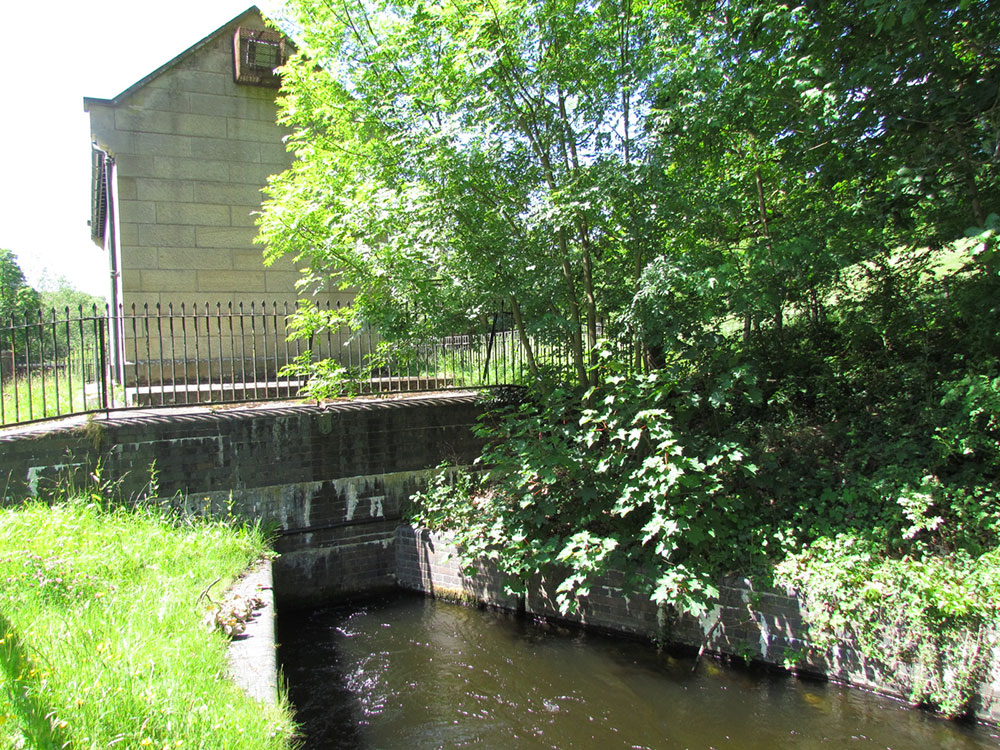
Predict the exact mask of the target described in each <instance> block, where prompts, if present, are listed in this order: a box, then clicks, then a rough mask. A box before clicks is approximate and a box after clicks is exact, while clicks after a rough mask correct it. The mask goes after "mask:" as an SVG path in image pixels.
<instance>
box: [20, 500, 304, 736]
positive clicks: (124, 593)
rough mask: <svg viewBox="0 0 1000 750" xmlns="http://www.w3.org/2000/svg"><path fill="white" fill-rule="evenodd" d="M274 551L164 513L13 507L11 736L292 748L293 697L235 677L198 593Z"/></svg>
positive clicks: (255, 538) (240, 532) (79, 504)
mask: <svg viewBox="0 0 1000 750" xmlns="http://www.w3.org/2000/svg"><path fill="white" fill-rule="evenodd" d="M264 549H265V544H264V541H263V538H262V536H261V534H260V533H259V532H258V531H256V530H254V529H246V528H235V527H233V526H230V525H227V524H224V523H221V522H214V521H197V522H193V521H182V520H179V519H177V518H174V517H171V516H168V515H165V514H163V513H160V512H159V511H157V510H141V509H140V510H122V509H116V510H104V509H102V508H101V507H100V502H85V501H79V500H77V501H71V502H67V503H64V504H60V505H56V506H52V507H49V506H46V505H42V504H32V505H28V506H25V507H22V508H17V509H5V510H0V747H4V748H6V747H11V748H22V747H23V748H50V747H51V748H62V747H71V748H75V749H76V750H82V749H84V748H95V749H96V748H115V747H117V748H146V747H149V748H156V750H165V749H166V748H212V749H213V750H214V749H216V748H232V749H234V750H236V749H242V748H247V749H250V748H253V749H254V750H259V749H272V748H273V749H274V750H285V749H286V748H288V747H289V743H290V739H289V738H290V737H291V732H292V723H291V720H290V712H289V710H288V708H287V704H286V703H284V702H282V704H281V705H280V706H269V705H262V704H258V703H256V702H255V701H253V700H252V699H250V698H249V697H247V696H246V695H244V694H243V693H242V692H241V691H240V690H239V688H237V687H236V686H235V685H234V684H233V683H231V682H230V681H229V680H228V679H227V678H225V677H224V674H225V669H226V664H225V651H226V645H227V641H226V639H225V638H224V637H223V636H222V635H221V634H219V633H215V632H210V631H209V630H208V629H207V628H206V627H205V626H204V625H203V624H202V618H203V615H204V609H203V608H204V606H205V605H204V603H202V604H201V605H199V603H198V599H199V594H200V593H201V592H202V591H204V590H205V589H206V587H208V586H209V585H210V584H211V583H212V582H213V581H215V580H216V579H218V578H221V579H222V581H221V585H223V586H224V585H225V583H226V581H229V580H232V579H233V577H234V576H235V575H237V574H238V573H239V572H240V571H241V570H243V569H244V568H246V567H247V566H248V564H249V563H251V562H252V561H253V560H254V559H256V558H257V557H258V556H259V555H261V554H262V553H263V552H264Z"/></svg>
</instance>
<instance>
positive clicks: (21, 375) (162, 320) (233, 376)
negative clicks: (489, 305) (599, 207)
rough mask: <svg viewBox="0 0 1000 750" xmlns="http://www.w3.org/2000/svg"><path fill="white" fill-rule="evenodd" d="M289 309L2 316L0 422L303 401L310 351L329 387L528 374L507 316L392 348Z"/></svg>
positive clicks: (443, 385)
mask: <svg viewBox="0 0 1000 750" xmlns="http://www.w3.org/2000/svg"><path fill="white" fill-rule="evenodd" d="M330 310H331V308H326V309H325V311H324V312H326V313H329V312H330ZM294 312H295V308H294V307H293V306H289V305H288V304H281V303H277V302H269V303H265V302H250V303H244V304H240V303H235V304H229V303H227V304H222V303H216V304H207V303H206V304H195V305H191V306H187V305H180V306H179V307H174V306H173V305H167V306H165V307H161V306H159V305H154V306H150V305H143V306H141V307H140V306H135V305H132V306H129V307H127V308H119V309H118V310H117V314H113V313H112V310H111V309H110V308H108V307H98V306H94V307H92V308H77V309H76V310H70V309H68V308H65V309H63V310H61V311H55V310H50V311H47V312H46V313H39V314H37V315H35V316H29V318H27V319H24V320H18V321H10V322H8V323H6V324H3V323H0V424H5V425H6V424H14V423H23V422H33V421H38V420H42V419H50V418H54V417H61V416H68V415H72V414H82V413H88V412H96V411H109V410H118V409H129V408H144V407H150V406H165V405H184V404H221V403H236V402H246V401H262V400H271V399H291V398H298V397H301V396H302V394H303V393H304V392H308V387H309V386H310V384H312V385H313V386H315V385H316V381H315V379H313V380H311V377H312V375H311V373H312V370H311V368H310V367H309V366H308V362H310V361H317V360H326V361H327V362H328V363H330V365H331V366H329V367H328V368H327V371H328V372H334V373H335V378H334V379H333V381H332V384H328V389H327V391H325V393H327V395H337V394H338V393H343V394H350V393H400V392H406V391H427V390H443V389H452V388H477V387H484V386H493V385H506V384H513V383H519V382H524V381H525V380H526V379H527V377H528V363H527V357H526V355H525V350H524V347H523V346H522V342H521V340H520V337H519V336H518V335H517V334H516V333H515V332H514V331H512V330H508V329H507V327H506V326H504V324H503V322H502V321H503V319H504V317H505V316H503V315H502V314H501V315H498V316H490V319H489V321H488V322H487V324H485V325H483V326H482V329H481V330H468V331H466V332H464V333H461V334H457V335H453V336H447V337H444V338H436V339H429V340H427V341H424V342H422V343H420V344H416V345H413V344H411V345H409V346H407V347H405V348H400V349H392V348H391V347H388V346H387V345H386V344H385V343H384V342H382V341H380V339H379V337H378V335H377V334H376V333H375V332H374V331H360V332H358V331H351V330H348V329H347V328H346V327H344V328H339V329H329V328H328V329H325V330H324V331H323V332H322V333H321V334H316V335H313V336H306V337H295V336H294V335H293V330H292V328H291V325H290V323H289V321H290V316H291V315H292V314H293V313H294ZM498 320H499V321H501V322H500V324H498V323H497V321H498ZM531 346H532V350H533V351H534V354H535V358H536V360H537V361H538V362H539V363H540V364H541V365H542V366H543V367H544V368H546V370H547V372H549V373H550V374H555V375H556V376H558V375H559V374H560V373H566V374H568V373H569V372H571V367H570V358H569V352H568V351H566V350H565V349H564V348H562V347H560V346H557V345H546V344H545V343H544V342H540V341H534V340H533V341H532V342H531ZM331 388H332V391H331V390H330V389H331ZM316 390H318V389H315V388H314V394H313V395H315V391H316Z"/></svg>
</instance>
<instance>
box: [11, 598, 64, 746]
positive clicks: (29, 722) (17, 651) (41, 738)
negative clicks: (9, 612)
mask: <svg viewBox="0 0 1000 750" xmlns="http://www.w3.org/2000/svg"><path fill="white" fill-rule="evenodd" d="M0 677H2V678H3V679H2V682H3V683H5V686H6V688H7V694H8V696H9V698H10V701H11V705H12V706H13V709H14V711H15V712H16V714H17V715H18V717H19V718H20V720H21V731H22V732H23V733H24V736H25V738H26V739H27V740H28V746H29V747H32V748H38V750H50V748H51V749H52V750H62V749H63V748H67V749H71V748H72V744H71V743H70V742H69V740H68V739H67V738H66V737H65V736H64V735H63V732H61V731H60V730H59V728H58V727H57V726H53V723H52V721H50V717H52V716H53V711H52V710H51V709H48V708H46V706H45V705H44V704H43V703H42V702H41V701H40V700H39V699H38V694H39V692H40V690H41V675H39V674H38V672H37V671H36V668H35V666H34V665H33V664H32V662H31V659H30V658H29V657H28V654H27V652H26V650H25V648H24V644H23V642H22V640H21V637H20V636H19V635H18V634H17V631H16V630H15V629H14V626H13V625H12V624H11V622H10V621H9V620H8V619H7V618H6V617H4V616H3V614H0Z"/></svg>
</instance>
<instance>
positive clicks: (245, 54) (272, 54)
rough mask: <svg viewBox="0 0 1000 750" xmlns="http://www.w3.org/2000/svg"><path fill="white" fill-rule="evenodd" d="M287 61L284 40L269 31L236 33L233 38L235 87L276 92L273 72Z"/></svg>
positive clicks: (248, 30) (276, 78) (276, 86)
mask: <svg viewBox="0 0 1000 750" xmlns="http://www.w3.org/2000/svg"><path fill="white" fill-rule="evenodd" d="M287 60H288V50H287V47H286V42H285V37H284V36H282V35H281V33H280V32H278V31H272V30H270V29H247V28H243V27H242V26H241V27H240V28H238V29H236V34H235V35H234V36H233V63H234V65H233V73H234V78H235V79H236V82H237V83H245V84H248V85H251V86H270V87H273V88H278V86H280V85H281V79H280V78H279V76H278V74H277V73H276V72H275V70H276V69H277V68H279V67H280V66H282V65H284V64H285V62H287Z"/></svg>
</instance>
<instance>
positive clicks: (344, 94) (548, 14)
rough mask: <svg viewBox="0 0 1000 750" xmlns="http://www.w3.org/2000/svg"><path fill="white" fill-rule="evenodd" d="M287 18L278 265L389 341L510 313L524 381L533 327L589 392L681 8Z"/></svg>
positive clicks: (371, 11) (357, 11)
mask: <svg viewBox="0 0 1000 750" xmlns="http://www.w3.org/2000/svg"><path fill="white" fill-rule="evenodd" d="M290 7H291V10H292V13H293V15H295V16H296V18H297V21H298V24H299V26H300V27H301V30H302V42H303V48H304V50H305V53H306V54H305V55H304V56H301V57H299V58H297V59H296V60H295V61H293V62H292V63H291V64H290V66H289V67H288V68H286V72H285V74H284V86H285V95H284V98H283V113H284V114H283V120H284V122H285V124H287V125H289V126H291V127H292V128H293V130H294V134H293V135H292V137H291V144H292V147H293V148H294V149H295V153H296V156H297V159H296V162H295V164H294V165H293V167H292V168H291V169H290V170H289V171H288V172H286V173H285V174H283V175H282V176H280V177H279V178H277V179H276V180H274V181H273V182H272V184H271V187H270V194H271V199H270V200H269V201H268V202H267V203H266V205H265V211H264V215H263V218H262V221H261V229H262V239H263V241H265V242H266V243H267V246H268V248H269V252H270V254H271V257H274V256H276V255H280V254H283V253H291V254H293V255H295V256H296V257H299V258H302V259H308V261H309V263H310V267H311V269H312V274H313V276H312V280H313V281H317V282H318V281H320V280H322V279H324V278H326V277H328V276H330V275H334V276H336V277H337V278H338V279H339V281H340V283H342V284H343V285H344V286H345V287H351V288H356V289H357V290H358V296H357V299H356V301H355V304H354V306H353V308H352V312H353V314H354V315H355V320H363V321H365V322H373V323H376V324H377V325H378V327H379V329H380V332H381V333H382V334H383V335H384V336H388V337H390V338H392V337H400V336H404V335H411V336H412V335H415V334H420V333H424V334H426V333H430V332H432V331H438V332H441V331H446V330H447V329H448V328H449V327H453V326H455V325H456V324H460V323H461V324H466V325H467V324H468V321H471V320H475V319H477V318H480V317H482V316H484V315H486V314H489V313H491V312H492V311H493V310H495V309H497V307H499V306H500V305H501V304H505V305H506V306H507V307H508V308H509V309H510V310H511V311H512V313H513V320H514V325H515V327H516V329H517V331H518V333H519V335H520V338H521V342H522V346H523V348H524V350H525V351H526V353H527V360H528V364H529V366H530V368H531V369H532V371H533V372H535V373H538V371H539V363H538V361H537V360H536V358H535V356H534V353H533V351H532V348H531V345H530V342H529V334H534V335H536V336H541V337H543V338H544V337H549V338H551V339H555V340H558V341H564V342H566V344H567V348H568V349H569V350H570V351H571V352H572V355H573V362H574V368H575V372H576V379H577V380H578V382H579V383H581V384H583V385H586V384H588V383H589V382H591V380H592V377H593V376H592V374H591V373H590V372H589V371H588V368H589V367H590V365H591V364H593V362H592V360H591V359H590V357H591V352H592V351H593V349H594V347H595V346H596V344H597V339H598V322H599V319H600V318H602V317H605V316H607V315H608V314H609V313H610V312H612V311H613V308H614V306H615V305H616V304H619V300H618V298H620V297H621V289H622V287H623V286H624V287H625V288H631V287H632V286H634V283H635V279H636V277H637V275H638V272H639V270H640V269H641V266H642V263H643V261H642V258H643V257H644V253H645V254H648V251H644V248H643V247H641V242H640V241H639V239H638V237H639V234H638V233H636V232H631V231H623V227H626V226H628V225H629V224H630V223H631V221H630V217H629V216H628V214H633V215H634V214H637V213H641V210H640V209H639V208H638V207H637V206H636V201H635V200H633V198H634V196H636V195H641V193H642V190H641V187H640V186H638V185H637V184H636V183H638V182H641V180H642V175H641V174H640V165H641V164H642V162H643V159H644V157H645V151H646V141H647V136H648V132H649V131H648V129H647V128H645V127H644V126H643V125H642V120H643V119H644V118H645V117H646V115H648V111H649V108H648V100H649V91H650V87H651V85H652V82H653V80H654V79H655V76H656V75H657V72H658V69H659V67H660V66H661V65H662V64H663V59H662V57H661V56H660V55H659V53H658V50H659V49H661V48H663V49H667V48H668V47H669V43H668V41H667V40H666V38H665V34H666V32H669V30H670V29H671V28H672V24H673V23H675V22H676V18H677V16H676V14H675V12H674V11H673V10H672V9H671V8H670V7H669V5H668V4H665V3H664V4H658V3H655V2H636V1H635V0H622V1H621V2H607V3H604V2H602V3H579V2H576V1H575V0H550V1H548V2H534V1H532V0H510V1H508V2H502V1H501V2H495V1H494V0H485V1H482V0H476V1H474V2H468V3H467V2H456V1H455V0H434V1H432V2H423V1H420V2H398V1H397V0H379V1H378V2H375V3H366V2H355V1H354V0H335V1H334V2H320V1H319V0H294V2H292V3H291V4H290ZM661 42H662V45H661ZM602 295H603V296H606V297H607V299H608V302H605V301H604V300H603V299H602ZM416 311H421V312H423V311H426V312H428V313H429V315H428V316H427V317H424V318H420V317H418V316H417V315H416V314H415V312H416ZM452 330H454V329H453V328H452Z"/></svg>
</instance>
